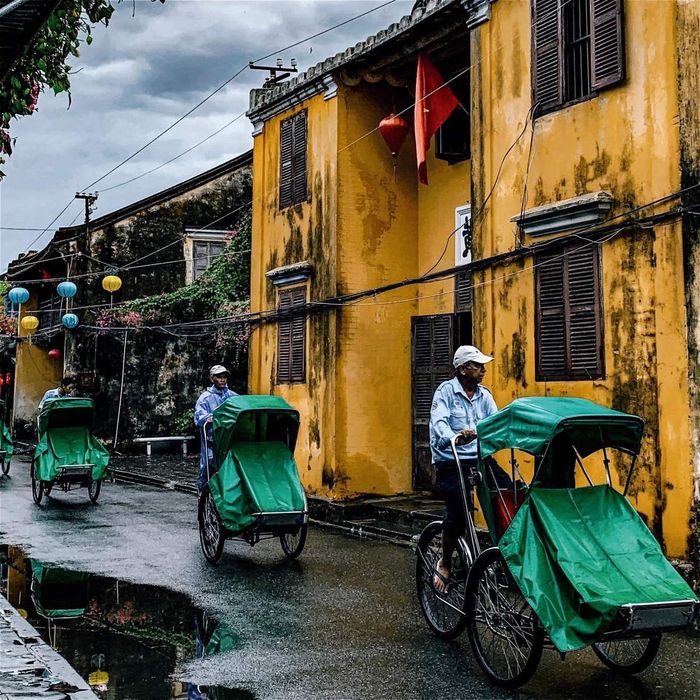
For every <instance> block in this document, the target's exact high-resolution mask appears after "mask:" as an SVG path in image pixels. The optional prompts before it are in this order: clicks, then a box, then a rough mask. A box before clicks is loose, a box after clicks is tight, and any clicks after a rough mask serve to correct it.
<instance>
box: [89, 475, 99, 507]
mask: <svg viewBox="0 0 700 700" xmlns="http://www.w3.org/2000/svg"><path fill="white" fill-rule="evenodd" d="M101 489H102V479H91V480H90V483H89V484H88V496H89V497H90V500H91V501H92V502H93V503H97V499H98V498H99V497H100V490H101Z"/></svg>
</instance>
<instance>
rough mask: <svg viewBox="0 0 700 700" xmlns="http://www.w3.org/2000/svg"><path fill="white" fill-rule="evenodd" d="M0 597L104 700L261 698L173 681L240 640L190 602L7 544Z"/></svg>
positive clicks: (1, 551) (0, 557) (1, 559)
mask: <svg viewBox="0 0 700 700" xmlns="http://www.w3.org/2000/svg"><path fill="white" fill-rule="evenodd" d="M0 592H2V593H3V594H4V595H5V597H6V598H7V599H8V600H9V601H10V603H11V604H12V605H13V606H14V607H15V608H17V609H18V610H19V611H20V614H22V615H23V616H25V617H26V618H27V619H28V620H29V622H30V623H31V624H32V625H33V626H34V627H35V628H36V629H37V630H38V632H39V633H40V634H41V637H42V638H43V639H44V641H46V642H47V643H49V644H51V646H53V647H54V649H56V651H58V653H59V654H61V655H62V656H63V657H64V658H65V659H66V660H67V661H68V663H70V664H71V666H73V668H74V669H75V670H76V671H77V672H78V673H79V674H80V675H81V676H82V677H83V678H85V680H87V682H88V683H89V684H90V686H91V687H92V689H93V691H94V692H95V694H96V695H97V696H98V697H100V698H105V699H109V700H141V699H142V698H143V700H146V699H148V700H161V699H163V700H165V699H170V698H187V699H188V700H255V695H254V694H252V693H251V692H250V691H247V690H243V689H234V688H222V687H217V688H213V687H204V686H197V685H195V684H192V683H186V682H181V681H174V680H172V676H173V675H174V674H176V673H177V672H178V670H179V669H180V668H181V667H182V666H183V665H184V664H185V663H187V662H189V661H191V660H192V659H195V658H204V657H205V656H212V655H213V654H217V653H220V652H224V651H228V650H230V649H233V648H235V647H236V646H237V645H238V638H237V637H236V635H235V634H233V633H232V632H230V631H229V630H228V629H226V628H224V627H222V626H220V625H219V624H218V623H217V622H216V620H214V619H213V618H211V617H209V616H208V615H207V614H206V613H205V612H203V611H202V610H199V609H197V608H195V607H194V606H193V605H192V602H191V601H190V599H189V598H188V597H187V596H184V595H182V594H180V593H175V592H173V591H169V590H167V589H164V588H157V587H154V586H142V585H137V584H133V583H128V582H125V581H120V580H118V579H113V578H105V577H102V576H93V575H90V574H86V573H83V572H79V571H71V570H68V569H62V568H59V567H55V566H50V565H47V564H45V563H43V562H40V561H37V560H36V559H30V558H29V557H27V556H25V554H24V552H23V551H22V550H21V549H19V548H17V547H12V546H7V545H0Z"/></svg>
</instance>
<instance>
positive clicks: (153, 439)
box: [134, 435, 191, 457]
mask: <svg viewBox="0 0 700 700" xmlns="http://www.w3.org/2000/svg"><path fill="white" fill-rule="evenodd" d="M190 439H191V438H190V437H189V436H187V435H169V436H167V437H142V438H134V442H145V443H146V457H150V456H151V445H152V444H153V443H154V442H178V441H179V442H181V443H182V454H183V455H185V456H186V455H187V441H188V440H190Z"/></svg>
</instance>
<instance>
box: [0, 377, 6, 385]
mask: <svg viewBox="0 0 700 700" xmlns="http://www.w3.org/2000/svg"><path fill="white" fill-rule="evenodd" d="M2 386H5V377H3V376H2V374H0V387H2Z"/></svg>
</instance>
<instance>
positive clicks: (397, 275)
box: [250, 83, 469, 497]
mask: <svg viewBox="0 0 700 700" xmlns="http://www.w3.org/2000/svg"><path fill="white" fill-rule="evenodd" d="M304 106H305V107H306V108H307V109H308V113H309V132H308V133H309V162H310V164H311V165H310V167H311V180H310V182H313V187H312V194H311V202H310V203H309V204H303V205H300V206H297V207H292V208H291V209H290V210H287V211H285V212H281V213H280V212H279V211H277V186H278V184H277V183H278V172H279V123H280V121H281V120H282V119H284V118H286V117H287V116H289V115H290V114H292V113H293V111H290V112H286V113H284V114H282V115H280V116H279V117H275V118H274V119H272V120H270V121H269V122H267V123H266V124H265V127H264V129H265V130H264V133H263V134H261V135H259V136H257V137H256V139H255V151H254V176H253V181H254V185H253V187H254V191H253V197H254V205H253V207H254V208H253V253H252V270H253V272H252V278H253V279H252V291H251V297H252V309H253V310H254V311H256V310H259V309H271V308H273V307H274V305H275V294H274V292H273V289H272V285H271V284H270V283H269V282H267V280H266V279H265V278H264V273H265V272H266V271H268V270H270V269H272V268H275V267H278V266H280V265H285V264H289V263H292V262H299V261H302V260H311V261H312V262H313V263H314V265H315V269H314V274H313V276H312V278H311V281H310V288H311V295H310V299H311V300H320V299H323V298H326V297H329V296H332V295H334V294H348V293H352V292H357V291H363V290H367V289H371V288H374V287H378V286H382V285H385V284H388V283H391V282H395V281H399V280H403V279H406V278H409V277H414V276H416V275H417V274H419V273H421V272H426V271H427V270H428V269H429V268H430V267H432V266H433V265H434V263H435V262H436V260H438V258H439V257H440V255H441V254H442V252H443V250H444V248H445V245H446V244H447V246H448V250H447V252H446V253H445V255H444V257H443V258H442V260H441V261H440V264H439V266H438V268H437V269H444V268H446V267H451V266H452V265H453V263H454V239H453V238H452V239H450V241H449V242H448V236H449V235H450V233H451V232H452V231H453V229H454V209H455V207H456V206H460V205H463V204H465V203H467V202H468V199H469V164H468V163H464V162H463V163H459V164H456V165H454V166H450V165H448V164H447V163H445V162H443V161H439V160H437V159H435V158H434V157H433V153H432V151H431V152H430V155H429V161H428V168H429V177H430V183H431V184H430V185H429V186H428V187H424V186H420V187H419V185H418V182H417V176H416V160H415V147H414V144H413V134H412V132H411V133H410V134H409V136H408V138H407V140H406V143H405V144H404V147H403V148H402V150H401V154H400V157H399V159H398V161H397V166H398V167H397V175H396V179H395V178H394V174H393V164H392V159H391V155H390V153H389V151H388V149H387V147H386V144H385V143H384V141H383V140H382V138H381V135H380V134H379V132H377V131H374V133H371V134H370V135H369V136H366V137H365V138H361V137H363V136H365V135H366V134H368V132H371V131H373V130H374V129H375V128H376V126H377V124H378V123H379V121H380V120H381V119H382V118H383V117H385V116H386V115H387V114H388V113H389V112H390V111H391V109H392V93H391V91H390V90H388V89H387V86H386V85H382V84H380V85H370V84H367V83H362V84H360V85H359V86H357V87H346V86H343V85H341V86H340V87H339V89H338V95H337V97H336V98H334V99H331V100H328V101H324V100H323V98H322V96H320V95H319V96H316V97H313V98H311V99H309V100H307V102H306V103H305V104H304ZM336 129H337V132H336ZM336 133H337V136H336ZM358 139H359V140H358ZM349 144H352V145H351V146H348V145H349ZM336 163H337V166H336ZM336 167H337V170H336ZM336 198H337V199H336ZM336 202H337V208H336ZM453 289H454V282H453V281H452V280H451V279H448V280H446V281H440V282H437V283H434V284H431V285H427V286H425V287H415V286H414V287H406V288H402V289H398V290H396V291H394V292H392V293H388V294H382V295H381V296H379V297H377V298H366V299H362V300H361V301H359V302H358V303H355V304H351V305H347V306H344V307H343V308H342V310H337V311H331V312H327V313H321V314H317V315H314V316H312V317H311V320H310V321H309V322H308V323H309V326H308V331H309V335H308V348H309V355H308V358H307V359H308V363H307V367H308V371H309V377H310V380H309V382H308V383H307V384H302V385H292V386H277V387H275V386H274V367H275V362H276V357H275V353H276V343H277V330H276V327H275V326H274V325H272V324H270V325H269V326H267V327H262V328H259V329H256V330H255V331H254V332H253V336H252V340H251V347H250V349H251V353H250V357H251V359H250V382H251V390H252V391H260V392H268V391H271V390H273V391H274V392H275V393H279V394H281V395H283V396H284V397H285V398H287V400H289V401H290V402H291V403H292V404H293V405H295V406H296V407H297V408H299V409H300V411H301V412H302V416H303V423H304V428H303V431H302V438H301V439H300V442H299V447H298V448H297V461H298V464H299V465H300V470H301V472H302V476H303V481H304V485H305V486H306V487H307V488H309V489H310V490H311V491H313V492H316V493H322V494H326V495H332V496H335V497H340V496H345V495H350V494H355V493H377V494H392V493H401V492H406V491H410V490H411V488H412V444H411V440H412V437H411V435H412V432H411V421H412V410H411V317H412V316H414V315H417V314H418V313H420V314H431V313H450V312H451V311H452V308H453ZM425 295H427V296H428V298H427V299H422V297H424V296H425ZM419 304H420V308H419Z"/></svg>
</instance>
